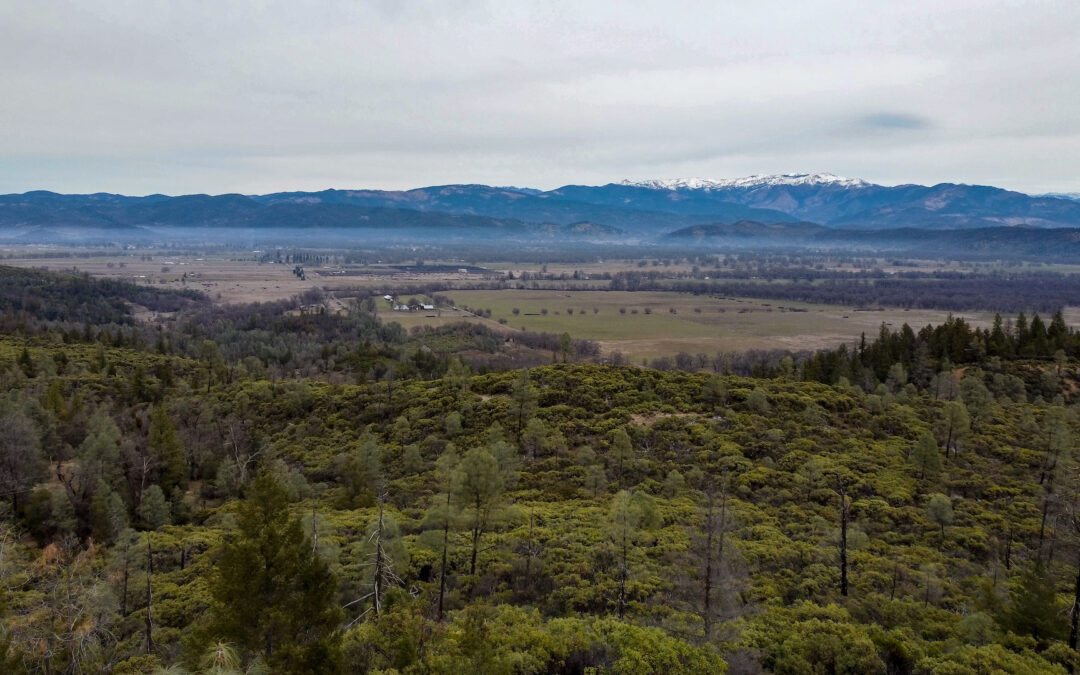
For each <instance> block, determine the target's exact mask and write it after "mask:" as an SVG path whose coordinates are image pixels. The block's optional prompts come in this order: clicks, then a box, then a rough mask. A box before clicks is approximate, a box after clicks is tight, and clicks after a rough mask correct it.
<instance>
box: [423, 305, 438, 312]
mask: <svg viewBox="0 0 1080 675" xmlns="http://www.w3.org/2000/svg"><path fill="white" fill-rule="evenodd" d="M420 309H423V310H426V311H429V312H430V311H433V310H434V309H435V305H428V304H423V305H420Z"/></svg>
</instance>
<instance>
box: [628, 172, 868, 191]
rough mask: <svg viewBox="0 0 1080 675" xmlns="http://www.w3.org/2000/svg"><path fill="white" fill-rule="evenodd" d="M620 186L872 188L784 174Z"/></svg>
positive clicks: (863, 183) (834, 179)
mask: <svg viewBox="0 0 1080 675" xmlns="http://www.w3.org/2000/svg"><path fill="white" fill-rule="evenodd" d="M619 184H620V185H629V186H633V187H644V188H652V189H654V190H716V189H723V188H752V187H764V186H772V185H838V186H840V187H866V186H869V185H871V183H868V182H866V181H864V180H862V179H861V178H845V177H843V176H837V175H835V174H831V173H784V174H775V175H765V174H754V175H752V176H745V177H743V178H725V179H721V180H710V179H708V178H672V179H667V180H662V179H652V180H643V181H632V180H622V181H620V182H619Z"/></svg>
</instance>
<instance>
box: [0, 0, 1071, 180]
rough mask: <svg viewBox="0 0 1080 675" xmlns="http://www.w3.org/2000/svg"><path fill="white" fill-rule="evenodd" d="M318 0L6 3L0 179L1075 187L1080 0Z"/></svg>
mask: <svg viewBox="0 0 1080 675" xmlns="http://www.w3.org/2000/svg"><path fill="white" fill-rule="evenodd" d="M308 4H311V3H286V2H272V1H264V2H254V1H252V2H241V1H237V2H229V3H219V2H180V3H178V2H168V1H160V2H159V1H154V0H132V1H117V0H99V1H97V2H69V3H64V2H49V3H4V4H2V5H0V87H2V91H3V92H4V95H3V96H2V97H0V129H3V130H4V132H3V133H2V134H0V192H12V191H22V190H28V189H37V188H44V189H53V190H58V191H99V190H102V191H117V192H125V193H148V192H167V193H173V194H175V193H181V192H213V193H219V192H228V191H237V192H249V193H250V192H267V191H273V190H282V189H320V188H326V187H382V188H403V187H415V186H419V185H429V184H440V183H450V182H483V183H490V184H516V185H531V186H538V187H555V186H557V185H561V184H564V183H571V182H576V183H605V182H609V181H613V180H618V179H620V178H624V177H630V178H649V177H667V176H676V175H702V176H707V177H726V176H738V175H746V174H751V173H781V172H795V171H831V172H834V173H838V174H842V175H853V176H859V177H863V178H866V179H867V180H872V181H875V182H881V183H886V184H889V183H905V182H919V183H936V182H941V181H960V182H968V183H989V184H995V185H1002V186H1005V187H1011V188H1015V189H1021V190H1028V191H1035V192H1038V191H1050V190H1063V191H1064V190H1069V191H1072V190H1077V189H1080V74H1078V71H1077V69H1076V67H1075V64H1076V63H1078V62H1080V40H1077V39H1076V37H1075V36H1076V31H1077V29H1078V27H1080V3H1075V2H1071V1H1066V2H1039V1H1031V2H1014V1H1010V2H990V1H978V2H976V1H974V0H972V1H968V0H953V1H950V2H947V3H942V2H940V1H934V2H928V1H923V0H913V1H910V2H905V3H865V2H857V1H851V2H841V1H824V0H819V1H813V2H809V1H808V2H802V3H790V2H779V1H776V2H771V1H764V2H760V1H759V2H756V3H746V2H715V0H714V1H712V2H688V3H670V2H664V3H661V2H642V3H629V4H628V3H614V2H611V3H606V2H589V3H581V2H497V1H491V2H485V1H479V0H477V1H471V0H446V1H443V2H431V3H423V2H411V1H408V0H399V1H393V0H386V1H384V2H356V1H355V0H351V1H347V2H321V3H318V6H317V7H316V8H311V7H307V6H306V5H308ZM18 5H21V6H18ZM872 5H873V6H874V7H871V6H872Z"/></svg>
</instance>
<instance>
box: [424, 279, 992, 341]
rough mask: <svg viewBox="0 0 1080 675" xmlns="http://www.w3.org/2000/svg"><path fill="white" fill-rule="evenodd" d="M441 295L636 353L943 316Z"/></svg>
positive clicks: (661, 297)
mask: <svg viewBox="0 0 1080 675" xmlns="http://www.w3.org/2000/svg"><path fill="white" fill-rule="evenodd" d="M445 295H447V296H448V297H450V298H452V299H453V300H454V302H455V303H456V304H457V305H458V306H459V307H469V308H471V309H472V310H474V311H476V310H487V309H490V310H491V318H492V320H494V321H498V320H499V319H506V320H507V325H508V326H510V327H511V328H514V329H522V328H524V329H526V330H531V331H543V332H553V333H562V332H567V333H570V335H572V336H573V337H576V338H587V339H591V340H597V341H598V342H600V344H601V347H602V348H603V349H604V351H605V352H611V351H615V350H618V351H621V352H623V353H624V354H628V355H631V356H633V357H641V358H647V357H656V356H667V355H672V354H675V353H678V352H680V351H686V352H690V353H697V352H704V353H710V354H711V353H715V352H717V351H740V350H746V349H773V348H775V349H792V350H800V349H819V348H823V347H831V346H836V345H838V344H841V343H843V342H845V341H851V340H854V339H856V338H857V337H858V336H859V334H860V333H863V332H865V333H867V334H868V335H875V334H876V333H877V331H878V329H879V328H880V326H881V324H882V323H885V324H886V325H891V326H893V327H899V326H900V325H902V324H904V323H907V324H909V325H911V326H912V327H913V328H915V329H916V330H918V328H920V327H922V326H924V325H926V324H930V323H934V324H937V323H941V322H942V321H943V320H944V319H945V318H946V317H947V316H948V312H944V311H935V310H901V309H887V310H876V311H857V310H854V309H851V308H848V307H839V306H835V305H809V304H804V303H794V302H784V303H778V302H773V301H769V300H754V299H740V298H716V297H708V296H704V295H691V294H685V293H663V292H629V291H581V292H561V291H529V290H506V291H450V292H447V293H446V294H445ZM514 308H517V309H518V314H516V315H515V314H514V312H513V310H514ZM672 309H674V310H675V311H674V313H673V312H672V311H671V310H672ZM544 310H547V313H546V314H544V313H543V312H544ZM956 315H957V316H963V317H964V318H965V319H969V320H971V321H972V322H974V323H975V324H977V325H988V324H989V323H990V322H991V321H992V320H993V315H992V314H990V313H986V312H968V313H957V314H956Z"/></svg>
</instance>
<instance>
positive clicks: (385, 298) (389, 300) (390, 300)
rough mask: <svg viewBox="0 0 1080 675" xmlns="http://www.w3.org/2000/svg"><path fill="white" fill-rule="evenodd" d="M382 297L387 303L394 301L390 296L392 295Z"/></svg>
mask: <svg viewBox="0 0 1080 675" xmlns="http://www.w3.org/2000/svg"><path fill="white" fill-rule="evenodd" d="M382 297H383V300H385V301H387V302H393V301H394V296H392V295H384V296H382Z"/></svg>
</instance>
